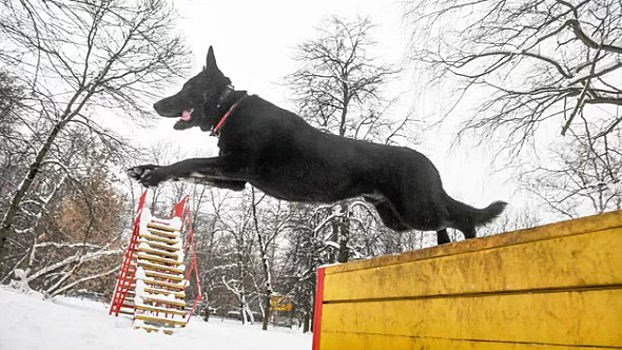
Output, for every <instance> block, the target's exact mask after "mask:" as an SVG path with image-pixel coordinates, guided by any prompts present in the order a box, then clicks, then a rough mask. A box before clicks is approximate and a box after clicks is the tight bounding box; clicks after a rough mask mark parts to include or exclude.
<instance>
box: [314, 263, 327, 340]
mask: <svg viewBox="0 0 622 350" xmlns="http://www.w3.org/2000/svg"><path fill="white" fill-rule="evenodd" d="M323 303H324V268H323V267H320V268H318V269H317V283H316V285H315V305H314V306H313V346H312V350H320V332H321V330H322V305H323Z"/></svg>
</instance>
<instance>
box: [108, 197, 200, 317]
mask: <svg viewBox="0 0 622 350" xmlns="http://www.w3.org/2000/svg"><path fill="white" fill-rule="evenodd" d="M147 192H148V190H145V191H144V192H143V194H142V196H141V197H140V201H139V203H138V210H137V211H136V218H135V219H134V229H133V232H132V238H131V239H130V244H129V245H128V248H127V251H126V252H125V257H124V259H123V264H122V265H121V273H120V274H119V279H118V280H117V285H116V287H115V292H114V295H113V297H112V302H111V303H110V312H109V314H113V313H114V315H115V316H118V315H119V311H120V310H121V307H123V302H124V301H125V298H126V297H127V294H128V292H129V290H130V287H131V285H132V282H133V281H134V278H135V274H136V271H135V270H132V271H131V272H130V271H129V269H130V266H131V262H132V259H133V256H134V253H135V251H136V247H137V245H138V239H139V235H140V217H141V215H142V212H143V206H144V204H145V198H146V197H147ZM187 204H188V196H185V197H184V198H183V199H182V200H181V201H180V202H179V203H177V204H176V205H175V207H174V208H173V210H172V211H171V216H173V217H174V216H177V217H179V218H181V220H182V226H181V227H182V228H181V231H182V232H183V231H184V227H187V232H188V235H187V237H186V242H185V243H184V246H183V251H184V252H186V251H187V250H188V248H190V249H191V252H192V262H191V263H190V269H189V270H188V272H187V273H186V276H185V279H186V280H187V281H189V280H190V276H191V275H192V272H193V271H194V277H195V280H196V286H197V296H196V298H195V299H194V303H193V305H192V311H191V312H190V313H189V314H188V318H187V319H186V324H187V323H188V322H189V321H190V318H191V316H192V314H193V313H194V310H195V309H196V307H197V304H198V302H199V300H201V280H200V279H199V269H198V265H197V255H196V251H195V248H194V233H193V231H192V214H191V212H190V209H189V206H188V205H187Z"/></svg>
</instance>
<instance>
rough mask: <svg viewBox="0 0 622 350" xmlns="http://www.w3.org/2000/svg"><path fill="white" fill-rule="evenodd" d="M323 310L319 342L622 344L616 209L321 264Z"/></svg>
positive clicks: (323, 349) (390, 348) (343, 347)
mask: <svg viewBox="0 0 622 350" xmlns="http://www.w3.org/2000/svg"><path fill="white" fill-rule="evenodd" d="M321 315H322V316H321V318H322V321H321V324H320V329H321V331H320V337H319V350H359V349H387V350H400V349H500V350H501V349H511V350H514V349H547V350H557V349H575V350H576V349H592V348H593V349H602V348H607V349H608V348H618V349H622V211H618V212H613V213H606V214H601V215H595V216H590V217H586V218H581V219H577V220H570V221H564V222H559V223H555V224H551V225H547V226H542V227H537V228H532V229H527V230H521V231H517V232H512V233H505V234H501V235H495V236H490V237H484V238H476V239H471V240H466V241H462V242H458V243H453V244H447V245H443V246H440V247H433V248H429V249H423V250H418V251H412V252H408V253H404V254H400V255H391V256H383V257H378V258H374V259H369V260H361V261H354V262H351V263H347V264H342V265H335V266H329V267H326V268H325V279H324V293H323V303H322V312H321ZM316 348H317V345H316Z"/></svg>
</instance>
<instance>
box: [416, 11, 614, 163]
mask: <svg viewBox="0 0 622 350" xmlns="http://www.w3.org/2000/svg"><path fill="white" fill-rule="evenodd" d="M405 13H406V14H405V19H406V21H408V23H410V25H411V27H412V40H411V48H412V50H411V58H412V59H413V60H415V61H416V62H419V63H424V64H425V67H427V68H432V69H433V73H432V74H433V77H432V78H433V79H432V80H433V81H435V82H438V83H444V84H447V83H450V84H452V85H453V86H456V88H455V89H454V90H453V93H454V95H453V99H452V100H451V101H450V103H448V104H452V103H453V106H454V108H455V107H456V106H457V104H458V103H459V102H467V101H466V100H472V99H473V97H477V96H480V97H481V96H484V97H483V99H482V103H481V104H480V106H479V108H476V109H475V111H474V113H472V114H470V116H469V117H468V118H467V120H466V122H464V124H463V129H462V133H461V134H464V133H465V132H466V131H473V132H475V133H476V134H477V135H479V136H481V137H482V138H489V137H499V138H500V139H502V140H504V141H505V142H504V146H505V150H506V151H507V152H508V153H509V154H516V153H519V152H521V151H522V150H524V147H525V146H526V145H533V144H534V142H536V141H535V140H534V138H535V136H537V131H538V130H539V129H540V128H541V127H543V126H545V129H546V130H547V133H546V134H544V135H547V136H546V137H549V136H548V135H550V132H549V131H548V130H550V129H548V128H549V127H555V128H556V130H557V131H558V132H559V133H561V134H562V135H567V134H569V131H570V130H571V129H573V128H582V123H581V122H580V121H579V118H578V116H580V115H582V114H583V115H585V116H586V117H587V118H589V119H590V120H591V121H592V123H591V127H593V129H592V130H591V131H590V134H591V137H593V138H600V137H604V136H605V135H607V134H609V133H611V132H613V130H614V129H615V128H616V127H617V126H618V125H619V123H620V121H622V117H621V116H620V113H619V107H620V106H621V105H622V90H621V89H620V77H621V75H620V74H621V73H622V69H621V68H622V41H621V40H620V38H622V3H620V1H618V0H605V1H589V0H582V1H565V0H528V1H518V0H515V1H501V2H500V1H492V0H483V1H468V2H455V1H450V0H440V1H438V0H429V1H428V0H424V1H410V2H408V3H407V4H406V12H405ZM445 99H447V97H445ZM452 110H453V109H450V111H452Z"/></svg>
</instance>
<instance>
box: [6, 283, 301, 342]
mask: <svg viewBox="0 0 622 350" xmlns="http://www.w3.org/2000/svg"><path fill="white" fill-rule="evenodd" d="M0 310H1V312H0V350H22V349H29V350H85V349H86V350H88V349H97V350H100V349H149V350H160V349H161V350H176V349H180V350H181V349H227V350H251V349H253V350H255V349H257V350H263V349H265V350H303V349H304V350H308V349H311V335H310V334H302V333H301V332H300V331H299V330H290V329H287V328H272V327H271V328H269V330H268V331H267V332H265V331H262V330H261V324H256V325H252V326H248V325H247V326H243V325H241V324H240V323H239V322H234V321H230V320H227V319H225V320H224V321H221V318H220V317H215V316H213V317H211V318H210V322H204V321H203V320H201V319H199V318H196V317H193V318H192V320H191V321H190V323H189V324H188V326H187V327H186V328H182V329H178V330H176V332H175V334H173V335H165V334H161V333H147V332H146V331H144V330H141V329H138V330H135V329H132V328H131V326H132V321H131V319H130V318H128V317H126V316H121V315H119V317H114V316H109V315H108V305H106V304H103V303H98V302H94V301H90V300H84V299H76V298H67V297H59V298H55V299H54V300H53V301H48V300H42V297H41V295H40V294H36V293H35V294H30V295H28V294H22V293H17V292H15V291H12V290H9V289H7V288H3V287H0Z"/></svg>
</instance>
